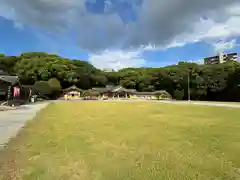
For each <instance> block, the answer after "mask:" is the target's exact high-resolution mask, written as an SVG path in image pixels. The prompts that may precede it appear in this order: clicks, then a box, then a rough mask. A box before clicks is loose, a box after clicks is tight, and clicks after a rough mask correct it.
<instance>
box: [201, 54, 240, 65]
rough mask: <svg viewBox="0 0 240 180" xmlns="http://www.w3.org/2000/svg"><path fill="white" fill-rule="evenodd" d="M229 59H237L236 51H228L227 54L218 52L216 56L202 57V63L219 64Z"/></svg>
mask: <svg viewBox="0 0 240 180" xmlns="http://www.w3.org/2000/svg"><path fill="white" fill-rule="evenodd" d="M229 60H232V61H238V54H237V53H228V54H224V53H220V54H219V55H217V56H212V57H207V58H204V64H221V63H224V62H227V61H229Z"/></svg>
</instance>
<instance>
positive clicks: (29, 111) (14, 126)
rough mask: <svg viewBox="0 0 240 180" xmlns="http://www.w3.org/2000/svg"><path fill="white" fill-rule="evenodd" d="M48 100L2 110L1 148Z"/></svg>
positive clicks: (0, 117)
mask: <svg viewBox="0 0 240 180" xmlns="http://www.w3.org/2000/svg"><path fill="white" fill-rule="evenodd" d="M47 105H48V102H42V103H37V104H30V105H23V106H21V107H20V108H18V109H15V110H8V111H0V149H2V148H3V147H4V144H5V143H7V142H8V140H9V139H10V138H12V137H15V136H16V135H17V133H18V131H19V130H20V129H21V128H22V127H23V126H24V124H25V123H26V121H28V120H31V119H32V118H34V117H35V115H36V113H37V112H38V111H39V110H41V109H42V108H44V107H46V106H47Z"/></svg>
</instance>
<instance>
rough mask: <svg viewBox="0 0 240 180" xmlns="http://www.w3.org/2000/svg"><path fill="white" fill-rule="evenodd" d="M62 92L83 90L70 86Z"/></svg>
mask: <svg viewBox="0 0 240 180" xmlns="http://www.w3.org/2000/svg"><path fill="white" fill-rule="evenodd" d="M63 91H83V90H82V89H80V88H78V87H77V86H75V85H73V86H70V87H68V88H66V89H63Z"/></svg>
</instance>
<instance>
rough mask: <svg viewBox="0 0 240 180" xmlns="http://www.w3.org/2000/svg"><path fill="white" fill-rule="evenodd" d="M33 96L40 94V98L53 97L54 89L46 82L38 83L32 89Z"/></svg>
mask: <svg viewBox="0 0 240 180" xmlns="http://www.w3.org/2000/svg"><path fill="white" fill-rule="evenodd" d="M32 89H33V94H38V95H39V96H40V97H51V95H52V88H51V87H50V85H49V83H48V82H46V81H36V82H35V83H34V85H33V87H32Z"/></svg>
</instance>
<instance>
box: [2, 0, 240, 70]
mask: <svg viewBox="0 0 240 180" xmlns="http://www.w3.org/2000/svg"><path fill="white" fill-rule="evenodd" d="M185 1H186V0H179V1H178V3H176V2H175V4H174V3H171V2H168V1H167V0H149V1H147V0H132V1H131V0H129V1H126V0H73V1H66V2H65V1H61V0H56V1H54V2H52V1H50V0H45V1H43V0H35V1H34V2H33V1H30V0H19V1H18V2H16V1H14V0H2V1H0V39H1V46H0V52H1V53H4V54H6V55H18V54H20V53H22V52H30V51H43V52H49V53H56V54H58V55H60V56H63V57H67V58H70V59H79V60H87V61H89V62H90V63H92V64H93V65H94V66H96V67H98V68H112V69H120V68H124V67H143V66H146V67H160V66H166V65H169V64H176V63H177V62H178V61H195V62H198V63H201V62H202V59H203V58H204V57H206V56H211V55H215V54H216V53H217V52H220V51H225V52H239V50H240V49H239V46H238V44H239V40H240V39H239V35H240V28H239V27H240V17H239V11H240V3H239V2H238V1H237V0H236V1H235V0H230V1H229V2H228V3H226V2H224V1H221V0H220V1H221V2H219V5H216V4H213V3H211V2H209V1H207V0H206V1H205V0H203V1H202V2H201V3H200V2H199V1H197V0H196V1H195V0H193V1H192V3H190V4H189V7H188V5H186V3H185ZM190 7H191V9H189V8H190ZM209 7H210V8H209Z"/></svg>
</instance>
